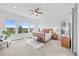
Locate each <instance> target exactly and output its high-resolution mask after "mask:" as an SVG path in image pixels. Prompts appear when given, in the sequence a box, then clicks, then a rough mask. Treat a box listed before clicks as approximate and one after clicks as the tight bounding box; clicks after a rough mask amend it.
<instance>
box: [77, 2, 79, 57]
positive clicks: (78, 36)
mask: <svg viewBox="0 0 79 59" xmlns="http://www.w3.org/2000/svg"><path fill="white" fill-rule="evenodd" d="M77 55H78V56H79V3H78V14H77Z"/></svg>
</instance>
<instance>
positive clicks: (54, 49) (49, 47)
mask: <svg viewBox="0 0 79 59" xmlns="http://www.w3.org/2000/svg"><path fill="white" fill-rule="evenodd" d="M26 40H27V39H23V40H18V41H14V42H12V44H11V46H10V47H9V48H6V47H5V48H1V49H0V55H1V56H73V53H72V52H71V51H70V49H66V48H64V47H61V41H57V40H50V41H49V42H47V43H46V44H45V45H44V46H42V47H41V48H39V49H35V48H33V47H32V46H30V45H28V44H27V43H25V42H26Z"/></svg>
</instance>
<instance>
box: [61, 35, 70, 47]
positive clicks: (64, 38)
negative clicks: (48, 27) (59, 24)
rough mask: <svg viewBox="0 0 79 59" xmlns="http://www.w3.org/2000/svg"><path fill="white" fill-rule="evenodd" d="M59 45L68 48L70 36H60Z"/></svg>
mask: <svg viewBox="0 0 79 59" xmlns="http://www.w3.org/2000/svg"><path fill="white" fill-rule="evenodd" d="M61 39H62V40H61V45H62V46H63V47H66V48H70V46H71V45H70V44H71V40H70V37H68V36H62V37H61Z"/></svg>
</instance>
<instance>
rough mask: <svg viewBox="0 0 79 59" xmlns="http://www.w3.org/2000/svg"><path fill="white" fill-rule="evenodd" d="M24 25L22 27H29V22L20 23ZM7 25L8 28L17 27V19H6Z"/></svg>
mask: <svg viewBox="0 0 79 59" xmlns="http://www.w3.org/2000/svg"><path fill="white" fill-rule="evenodd" d="M20 25H21V26H22V28H28V27H29V23H27V22H21V23H19V25H18V26H20ZM5 27H8V28H15V27H16V22H15V20H13V19H8V20H6V21H5ZM30 27H31V28H33V27H34V25H32V24H31V25H30Z"/></svg>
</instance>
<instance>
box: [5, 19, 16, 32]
mask: <svg viewBox="0 0 79 59" xmlns="http://www.w3.org/2000/svg"><path fill="white" fill-rule="evenodd" d="M5 27H6V31H7V32H10V33H15V27H16V23H15V20H13V19H8V20H6V21H5Z"/></svg>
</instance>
